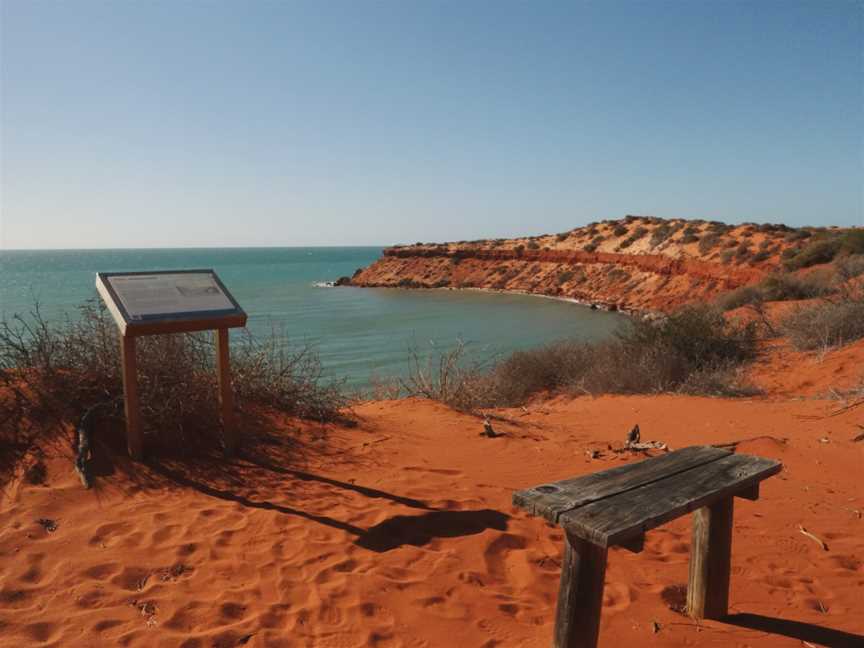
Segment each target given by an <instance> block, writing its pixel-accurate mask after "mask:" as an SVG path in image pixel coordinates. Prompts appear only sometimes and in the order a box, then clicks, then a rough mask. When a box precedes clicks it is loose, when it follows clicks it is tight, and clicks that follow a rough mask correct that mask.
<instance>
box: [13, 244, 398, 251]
mask: <svg viewBox="0 0 864 648" xmlns="http://www.w3.org/2000/svg"><path fill="white" fill-rule="evenodd" d="M393 245H400V244H399V243H388V244H380V245H216V246H213V245H206V246H205V245H194V246H181V247H172V246H165V247H160V246H147V247H92V248H62V247H45V248H5V247H0V253H2V252H105V251H111V250H128V251H132V250H286V249H303V248H316V249H333V248H379V247H380V248H385V247H391V246H393Z"/></svg>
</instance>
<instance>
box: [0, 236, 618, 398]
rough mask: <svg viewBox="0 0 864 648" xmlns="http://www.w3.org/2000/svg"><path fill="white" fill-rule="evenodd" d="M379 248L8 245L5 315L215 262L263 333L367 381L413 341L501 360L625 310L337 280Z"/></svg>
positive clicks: (0, 279)
mask: <svg viewBox="0 0 864 648" xmlns="http://www.w3.org/2000/svg"><path fill="white" fill-rule="evenodd" d="M380 253H381V248H370V247H352V248H344V247H343V248H247V249H238V248H228V249H164V250H62V251H2V252H0V316H2V317H6V318H9V317H10V316H12V315H13V314H15V313H24V312H27V311H29V310H30V309H31V307H32V305H33V303H34V301H36V300H38V301H39V303H40V305H41V307H42V311H43V313H44V314H45V315H46V316H47V317H48V318H49V319H51V320H57V319H59V318H62V317H65V316H67V315H68V316H71V317H74V316H75V313H76V306H77V305H79V304H81V303H82V302H84V301H85V300H87V299H90V298H94V297H95V296H96V291H95V289H94V280H95V273H96V272H108V271H125V270H171V269H182V268H213V269H214V270H216V272H217V273H218V274H219V276H220V277H221V279H222V281H223V282H224V283H225V285H226V286H227V287H228V288H229V290H231V292H232V293H233V294H234V297H235V298H236V299H237V301H238V302H239V303H240V305H241V306H243V308H244V309H245V310H246V312H247V313H248V314H249V323H248V328H249V329H250V331H251V332H252V333H253V334H254V335H256V336H261V335H269V334H271V333H272V332H273V331H274V330H276V331H278V332H280V333H284V334H285V335H287V336H288V338H289V340H291V341H293V342H296V343H310V344H312V345H313V346H314V347H315V349H316V350H317V351H318V353H319V355H320V358H321V361H322V364H323V367H324V371H325V374H326V375H327V376H330V377H335V378H345V379H346V380H347V381H348V383H349V384H350V385H352V386H357V387H360V386H363V385H365V384H366V383H367V382H368V380H369V378H370V376H372V375H377V376H381V377H385V376H394V375H404V373H405V371H406V369H407V366H408V358H409V349H410V348H411V347H412V345H413V346H416V347H417V348H418V349H419V350H420V351H421V352H423V353H426V352H428V351H430V350H434V349H446V348H449V347H451V346H453V345H454V344H456V343H457V342H458V341H459V340H460V339H461V340H462V341H464V342H465V343H466V344H467V345H468V348H469V350H470V351H471V353H473V354H474V355H475V356H476V357H478V358H484V359H488V358H495V357H498V356H500V355H504V354H506V353H508V352H510V351H513V350H516V349H524V348H528V347H532V346H536V345H538V344H543V343H545V342H550V341H552V340H556V339H561V338H566V337H570V338H579V339H583V340H596V339H601V338H603V337H606V336H608V335H610V334H611V332H612V331H613V330H614V329H615V328H616V327H617V326H618V325H619V324H620V323H621V322H622V321H623V317H622V316H621V315H618V314H615V313H606V312H602V311H592V310H591V309H590V308H587V307H585V306H580V305H577V304H572V303H568V302H561V301H556V300H552V299H544V298H541V297H532V296H528V295H512V294H497V293H486V292H479V291H456V290H401V289H386V288H327V287H321V286H319V285H316V284H320V283H321V282H325V281H332V280H334V279H336V278H337V277H339V276H342V275H351V274H352V273H353V272H354V271H355V270H356V269H357V268H359V267H361V266H365V265H368V264H369V263H371V262H372V261H374V260H375V259H376V258H378V257H379V256H380Z"/></svg>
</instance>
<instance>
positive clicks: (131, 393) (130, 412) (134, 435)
mask: <svg viewBox="0 0 864 648" xmlns="http://www.w3.org/2000/svg"><path fill="white" fill-rule="evenodd" d="M120 358H121V360H122V369H123V406H124V412H125V414H126V448H127V449H128V451H129V456H130V457H132V459H134V460H135V461H141V460H142V459H143V458H144V436H143V433H142V430H141V404H140V402H139V400H138V358H137V357H136V355H135V338H132V337H126V336H125V335H122V336H120Z"/></svg>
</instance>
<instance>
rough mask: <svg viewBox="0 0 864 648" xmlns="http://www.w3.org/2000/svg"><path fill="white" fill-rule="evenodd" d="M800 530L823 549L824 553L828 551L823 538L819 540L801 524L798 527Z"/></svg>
mask: <svg viewBox="0 0 864 648" xmlns="http://www.w3.org/2000/svg"><path fill="white" fill-rule="evenodd" d="M798 530H799V531H800V532H801V533H803V534H804V535H805V536H807V537H808V538H810V539H811V540H813V541H814V542H816V543H817V544H818V545H819V546H820V547H822V551H828V545H827V544H825V541H824V540H822V538H818V537H816V536H815V535H813V534H812V533H810V532H809V531H808V530H807V529H805V528H804V527H803V526H801V525H800V524H799V525H798Z"/></svg>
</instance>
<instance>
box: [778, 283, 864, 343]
mask: <svg viewBox="0 0 864 648" xmlns="http://www.w3.org/2000/svg"><path fill="white" fill-rule="evenodd" d="M780 328H781V330H782V331H783V333H785V334H786V335H787V336H788V337H789V340H790V342H792V344H793V345H794V346H795V347H796V348H797V349H802V350H812V349H827V348H830V347H834V346H841V345H844V344H848V343H849V342H853V341H855V340H858V339H860V338H862V337H864V297H862V296H861V295H858V296H856V297H855V298H852V299H846V300H843V301H837V302H829V301H825V302H822V303H819V304H814V305H811V306H805V307H802V308H798V309H796V310H795V311H794V312H792V313H791V314H790V315H789V316H788V317H786V318H785V319H784V320H783V321H782V322H781V324H780Z"/></svg>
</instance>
